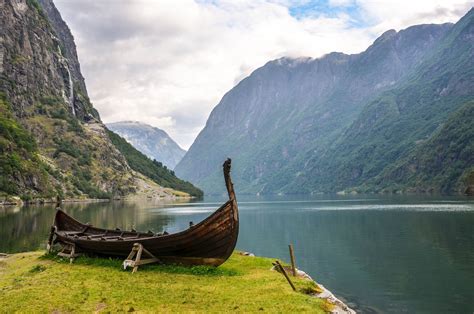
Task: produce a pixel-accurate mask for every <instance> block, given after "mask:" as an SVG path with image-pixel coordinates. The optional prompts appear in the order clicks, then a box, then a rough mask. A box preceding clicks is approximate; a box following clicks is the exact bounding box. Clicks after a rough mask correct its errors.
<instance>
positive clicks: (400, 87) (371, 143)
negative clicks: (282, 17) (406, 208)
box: [175, 10, 474, 193]
mask: <svg viewBox="0 0 474 314" xmlns="http://www.w3.org/2000/svg"><path fill="white" fill-rule="evenodd" d="M473 25H474V11H473V10H471V11H470V12H469V13H467V15H466V16H464V17H463V18H462V19H461V20H460V21H459V22H458V23H456V24H454V25H453V24H442V25H417V26H412V27H409V28H407V29H405V30H401V31H399V32H396V31H394V30H389V31H387V32H385V33H384V34H382V35H381V36H380V37H379V38H377V39H376V40H375V41H374V43H373V44H372V45H371V46H370V47H368V49H367V50H365V51H364V52H362V53H360V54H355V55H346V54H342V53H330V54H328V55H325V56H323V57H321V58H319V59H312V58H298V59H290V58H281V59H278V60H274V61H270V62H268V63H267V64H265V65H264V66H263V67H261V68H259V69H257V70H255V71H254V72H253V73H252V74H251V75H250V76H249V77H247V78H245V79H244V80H242V81H241V82H240V83H239V84H238V85H237V86H235V87H234V88H233V89H231V90H230V91H229V92H227V93H226V94H225V95H224V97H223V98H222V100H221V101H220V102H219V104H218V105H217V106H216V107H215V108H214V110H213V111H212V113H211V115H210V116H209V119H208V121H207V123H206V126H205V127H204V129H203V130H202V131H201V132H200V134H199V135H198V137H197V138H196V140H195V142H194V143H193V145H192V146H191V147H190V149H189V151H188V152H187V154H186V155H185V156H184V157H183V159H182V160H181V162H180V163H179V164H178V165H177V166H176V168H175V171H176V173H177V174H178V175H179V176H181V177H183V178H185V179H187V180H189V181H191V182H193V183H195V184H198V185H199V186H200V187H202V188H203V189H204V190H205V192H206V193H213V192H219V193H220V192H222V189H221V188H220V184H221V183H220V181H219V174H220V173H219V172H220V167H219V166H220V163H221V160H223V159H225V158H226V157H232V158H233V162H234V171H233V174H234V180H235V184H236V186H238V187H239V191H241V192H242V193H323V192H338V191H344V190H347V191H354V190H355V191H359V192H381V191H391V192H393V191H420V192H421V191H423V190H425V191H428V190H429V191H438V192H463V191H464V190H466V189H467V188H468V187H469V186H470V185H471V184H473V183H472V182H469V179H467V178H470V177H472V176H470V174H469V173H470V171H472V159H470V158H468V157H467V155H466V154H468V153H469V152H470V153H471V155H472V154H473V153H474V152H472V150H471V151H466V152H464V153H463V154H461V155H458V156H457V158H458V159H457V160H456V167H455V168H456V171H455V173H456V174H454V173H453V172H452V169H453V168H450V169H451V170H449V169H446V171H447V172H448V173H447V174H445V175H443V177H437V179H434V176H436V175H435V174H431V175H429V176H425V175H424V174H423V173H421V172H419V171H422V169H425V170H423V171H425V172H426V171H427V170H428V169H437V167H438V166H434V165H423V166H421V165H420V166H419V167H418V168H416V170H414V168H413V167H407V166H403V162H404V161H405V162H407V161H406V160H408V159H406V158H409V156H413V155H411V154H415V155H416V154H418V153H417V152H420V153H421V151H423V152H424V154H425V156H426V153H428V154H429V152H427V150H428V146H424V147H425V149H423V148H419V147H421V146H423V145H424V144H426V143H428V142H430V143H431V142H432V141H434V137H435V136H439V135H440V134H439V132H440V130H442V129H443V126H444V124H445V123H447V121H448V120H449V119H450V117H453V115H454V117H455V116H456V114H455V113H456V111H457V110H461V108H462V107H463V105H464V104H466V103H468V102H469V101H470V100H472V99H473V98H474V86H473V85H474V79H473V74H474V67H473V60H474V58H473V40H474V29H473V28H474V26H473ZM467 112H468V113H469V112H470V111H467ZM471 121H474V120H472V119H471ZM464 122H465V121H464ZM469 127H470V128H472V127H473V125H472V122H471V124H469V123H468V128H469ZM451 136H454V134H452V135H451ZM472 141H473V140H472V138H465V140H464V142H462V143H459V145H461V146H462V147H470V148H469V149H472V145H471V144H472ZM426 145H428V144H426ZM443 149H446V148H443ZM460 149H461V148H460V147H458V148H457V149H456V150H457V151H458V150H460ZM397 166H398V168H397ZM394 168H395V169H398V170H395V169H394ZM406 171H411V172H410V174H403V175H402V174H401V172H406ZM413 171H414V172H413ZM395 173H396V174H397V175H395ZM408 177H410V178H412V179H410V180H405V179H406V178H408ZM402 178H405V179H402ZM414 178H416V179H414ZM448 181H449V182H448ZM420 184H421V185H420Z"/></svg>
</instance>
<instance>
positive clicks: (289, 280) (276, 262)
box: [273, 261, 296, 291]
mask: <svg viewBox="0 0 474 314" xmlns="http://www.w3.org/2000/svg"><path fill="white" fill-rule="evenodd" d="M273 265H275V267H278V268H279V269H280V271H281V273H282V274H283V276H285V278H286V280H287V281H288V283H289V284H290V286H291V288H292V289H293V291H296V288H295V285H294V284H293V282H291V279H290V277H288V274H287V273H286V271H285V269H284V268H283V266H281V264H280V262H279V261H275V263H274V264H273Z"/></svg>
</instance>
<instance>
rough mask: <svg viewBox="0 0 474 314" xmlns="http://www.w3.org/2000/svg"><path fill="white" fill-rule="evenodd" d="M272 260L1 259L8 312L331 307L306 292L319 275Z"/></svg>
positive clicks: (1, 304)
mask: <svg viewBox="0 0 474 314" xmlns="http://www.w3.org/2000/svg"><path fill="white" fill-rule="evenodd" d="M272 261H273V260H271V259H268V258H260V257H246V256H242V255H240V254H237V253H234V254H233V255H232V257H231V258H230V259H229V260H228V261H227V262H226V263H224V264H223V265H221V266H220V267H218V268H213V267H204V266H198V267H183V266H173V265H171V266H162V265H148V266H144V267H142V268H140V269H139V271H138V272H137V273H135V274H132V273H131V272H130V271H123V270H122V269H121V261H120V260H116V259H106V258H89V257H82V258H78V259H77V260H76V261H75V262H74V264H69V262H68V261H66V260H62V259H59V258H56V257H54V256H52V255H44V254H43V253H41V252H30V253H22V254H15V255H12V256H10V257H8V258H7V259H2V260H0V308H1V309H2V310H5V311H7V312H15V311H19V312H80V313H82V312H86V313H90V312H95V311H98V312H104V313H105V312H133V311H136V312H157V311H158V312H165V313H175V312H228V311H237V312H261V311H267V312H268V311H271V312H282V313H288V312H300V311H305V312H313V313H324V312H326V311H327V310H329V309H330V305H328V303H326V301H324V300H321V299H318V298H315V297H312V296H310V295H308V294H305V292H306V293H307V292H308V291H313V290H314V283H313V282H311V281H309V280H305V279H295V278H293V282H294V283H295V285H296V287H297V290H298V291H296V292H293V291H292V289H291V288H290V286H289V285H288V283H287V282H286V280H285V278H284V277H283V276H282V275H281V274H279V273H277V272H275V271H270V268H271V267H272V264H271V262H272Z"/></svg>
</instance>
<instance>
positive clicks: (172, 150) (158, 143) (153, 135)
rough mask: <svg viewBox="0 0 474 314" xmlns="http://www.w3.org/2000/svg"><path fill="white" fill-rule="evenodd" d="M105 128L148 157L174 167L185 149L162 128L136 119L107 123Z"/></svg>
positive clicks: (170, 167)
mask: <svg viewBox="0 0 474 314" xmlns="http://www.w3.org/2000/svg"><path fill="white" fill-rule="evenodd" d="M107 128H108V129H109V130H112V131H114V132H115V133H117V134H118V135H120V136H121V137H123V138H125V139H126V140H127V141H128V142H129V143H131V144H132V145H133V146H134V147H135V148H136V149H138V150H139V151H141V152H142V153H144V154H145V155H147V156H148V157H149V158H150V159H155V160H157V161H160V162H162V163H163V164H164V165H165V166H167V167H168V168H169V169H174V167H175V166H176V165H177V164H178V162H179V161H180V160H181V159H182V158H183V156H184V154H185V153H186V151H185V150H184V149H182V148H181V147H179V145H178V144H176V142H175V141H174V140H173V139H172V138H171V137H170V136H169V135H168V134H167V133H166V132H165V131H163V130H161V129H159V128H156V127H152V126H151V125H148V124H144V123H140V122H137V121H122V122H115V123H108V124H107Z"/></svg>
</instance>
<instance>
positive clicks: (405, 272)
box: [0, 196, 474, 313]
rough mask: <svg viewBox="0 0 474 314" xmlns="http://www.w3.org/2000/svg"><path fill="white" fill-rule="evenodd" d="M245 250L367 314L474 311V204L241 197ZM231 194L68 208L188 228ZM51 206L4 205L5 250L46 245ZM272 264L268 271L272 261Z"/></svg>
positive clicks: (145, 224) (109, 223)
mask: <svg viewBox="0 0 474 314" xmlns="http://www.w3.org/2000/svg"><path fill="white" fill-rule="evenodd" d="M238 199H239V208H240V219H241V223H240V226H241V229H240V234H239V241H238V244H237V247H238V249H241V250H246V251H250V252H253V253H255V254H256V255H262V256H271V257H277V258H280V259H282V260H285V261H289V258H288V246H287V245H288V244H289V243H293V244H294V246H295V254H296V260H297V264H298V266H299V267H300V268H301V269H303V270H305V271H306V272H308V273H309V274H310V275H311V276H313V278H315V279H316V280H317V281H319V282H321V283H323V284H324V285H325V286H326V287H328V288H329V289H331V290H332V291H333V292H334V293H336V294H337V295H338V296H340V297H341V298H343V299H344V300H346V301H347V302H348V303H349V305H351V306H353V307H354V308H355V309H357V310H358V311H360V312H363V313H474V199H472V198H470V199H469V198H460V197H406V196H399V197H378V196H366V197H361V196H358V197H353V196H351V197H349V196H346V197H334V198H332V197H327V196H325V197H319V198H316V197H311V198H310V197H306V198H305V197H288V196H281V197H244V196H242V197H239V198H238ZM223 201H225V199H224V198H222V199H219V198H206V199H204V200H203V201H195V202H187V201H181V202H179V201H176V202H156V201H142V202H112V203H95V204H74V205H65V206H64V209H65V210H66V211H67V212H68V213H70V214H72V215H73V216H74V217H76V218H78V219H79V220H81V221H84V222H91V223H92V224H94V225H96V226H103V227H108V228H115V227H120V228H122V229H130V228H132V227H134V228H136V229H138V230H143V231H147V230H152V231H155V232H158V231H163V230H166V231H168V232H170V233H171V232H176V231H180V230H183V229H186V228H187V226H188V224H189V221H193V222H194V223H197V222H199V221H200V220H202V219H204V218H205V217H207V216H208V215H209V214H211V213H212V212H213V211H214V210H215V209H216V208H217V207H218V206H219V204H220V203H221V202H223ZM53 215H54V208H53V207H51V206H43V207H24V208H21V209H20V208H11V207H10V208H1V207H0V239H1V241H0V252H12V253H13V252H21V251H27V250H32V249H38V248H41V247H44V246H45V240H46V238H47V235H48V231H49V226H50V224H51V222H52V219H53ZM269 267H270V265H269Z"/></svg>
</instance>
